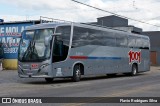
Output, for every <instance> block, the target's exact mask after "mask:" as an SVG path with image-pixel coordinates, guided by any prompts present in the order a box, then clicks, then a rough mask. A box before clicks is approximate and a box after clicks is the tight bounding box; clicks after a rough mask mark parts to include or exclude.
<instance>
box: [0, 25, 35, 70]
mask: <svg viewBox="0 0 160 106" xmlns="http://www.w3.org/2000/svg"><path fill="white" fill-rule="evenodd" d="M30 25H33V22H28V23H23V22H21V23H1V24H0V42H1V43H2V45H1V46H2V48H1V49H2V51H3V53H2V55H1V56H0V57H3V59H4V60H3V68H5V69H17V57H18V46H19V41H20V37H21V32H22V31H23V30H24V29H25V27H27V26H30ZM12 38H15V39H14V40H13V43H12V46H11V47H9V46H8V41H9V39H12Z"/></svg>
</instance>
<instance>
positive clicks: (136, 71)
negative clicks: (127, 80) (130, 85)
mask: <svg viewBox="0 0 160 106" xmlns="http://www.w3.org/2000/svg"><path fill="white" fill-rule="evenodd" d="M137 73H138V67H137V65H136V64H133V65H132V72H131V73H130V74H131V76H135V75H137Z"/></svg>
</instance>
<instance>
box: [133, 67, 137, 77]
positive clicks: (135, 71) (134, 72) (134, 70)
mask: <svg viewBox="0 0 160 106" xmlns="http://www.w3.org/2000/svg"><path fill="white" fill-rule="evenodd" d="M136 74H137V69H136V67H134V68H133V75H136Z"/></svg>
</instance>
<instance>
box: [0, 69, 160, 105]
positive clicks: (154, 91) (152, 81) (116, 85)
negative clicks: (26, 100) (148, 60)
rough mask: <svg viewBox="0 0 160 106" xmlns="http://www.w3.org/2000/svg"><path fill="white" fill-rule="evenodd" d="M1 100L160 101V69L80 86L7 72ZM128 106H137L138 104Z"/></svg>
mask: <svg viewBox="0 0 160 106" xmlns="http://www.w3.org/2000/svg"><path fill="white" fill-rule="evenodd" d="M0 97H160V67H151V71H149V72H145V73H141V74H138V75H137V76H134V77H132V76H126V75H117V76H115V77H108V76H105V75H101V76H90V77H85V78H82V80H81V81H80V82H72V80H71V79H56V80H55V81H53V83H46V82H45V80H44V79H40V78H39V79H38V78H36V79H35V78H32V79H26V78H25V79H21V78H19V77H18V75H17V71H13V70H7V71H6V70H4V71H0ZM100 99H101V98H100ZM94 101H98V100H97V99H90V100H89V101H86V102H94ZM45 105H46V104H45ZM48 105H51V104H48ZM52 105H53V104H52ZM54 105H67V106H81V105H82V106H83V105H84V106H85V105H89V106H92V105H93V106H97V105H99V106H101V105H103V106H104V105H115V106H121V105H122V106H123V105H124V104H123V103H122V104H113V103H112V104H104V103H103V104H95V103H94V104H93V103H90V104H88V103H70V104H54ZM125 105H130V106H132V105H133V106H134V105H136V104H125ZM145 105H146V104H144V106H145ZM147 105H150V106H153V105H157V106H158V105H159V104H149V103H148V104H147Z"/></svg>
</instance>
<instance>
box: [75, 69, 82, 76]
mask: <svg viewBox="0 0 160 106" xmlns="http://www.w3.org/2000/svg"><path fill="white" fill-rule="evenodd" d="M80 75H81V74H80V70H79V69H77V70H76V77H77V78H80Z"/></svg>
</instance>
